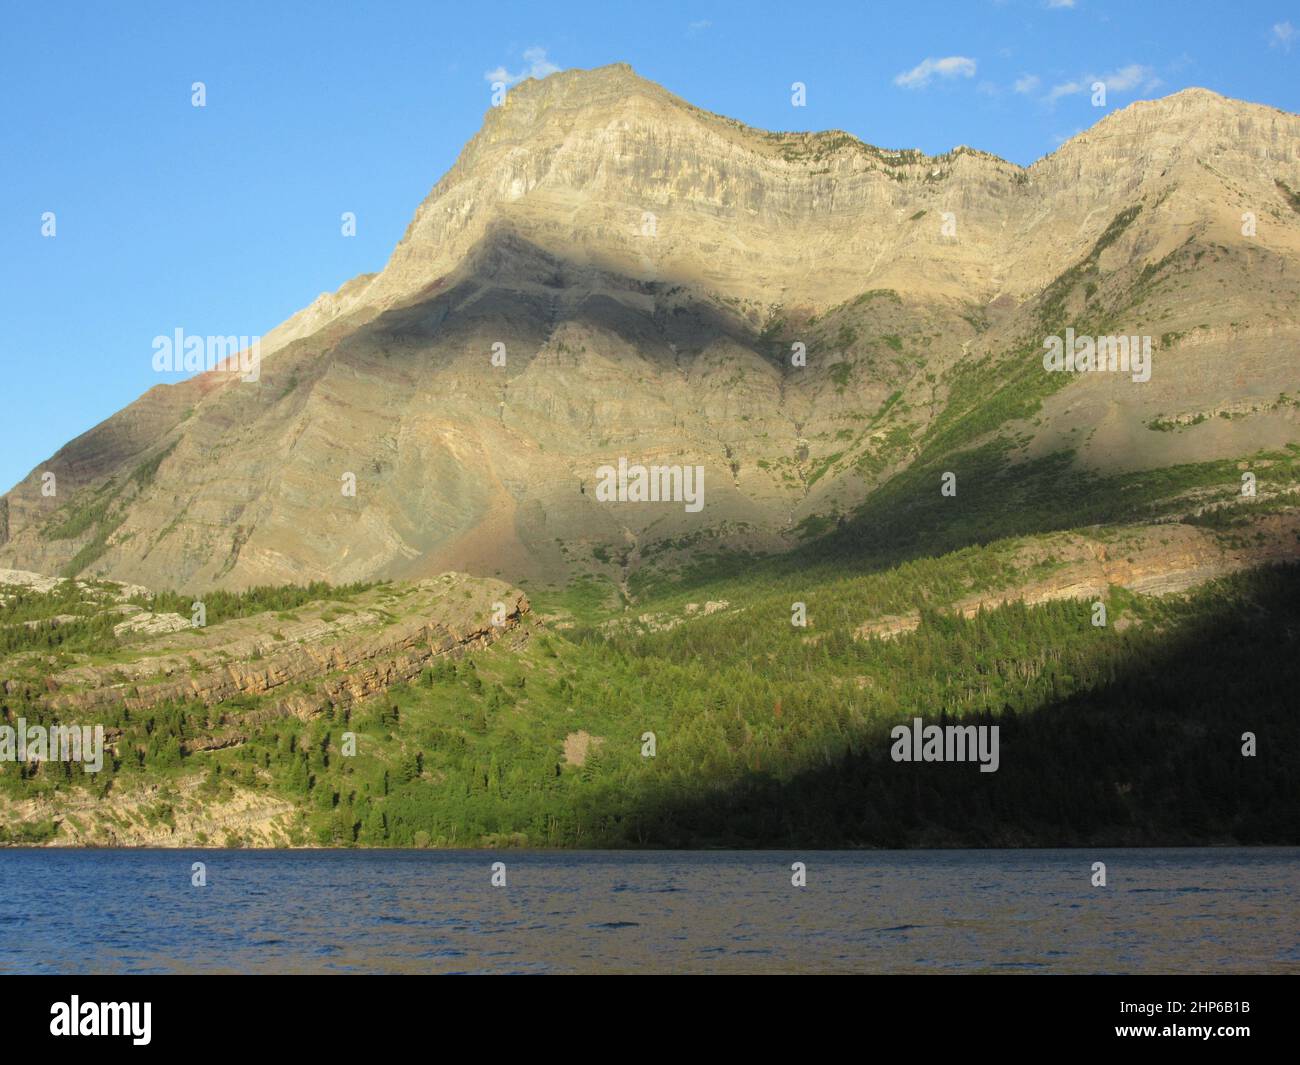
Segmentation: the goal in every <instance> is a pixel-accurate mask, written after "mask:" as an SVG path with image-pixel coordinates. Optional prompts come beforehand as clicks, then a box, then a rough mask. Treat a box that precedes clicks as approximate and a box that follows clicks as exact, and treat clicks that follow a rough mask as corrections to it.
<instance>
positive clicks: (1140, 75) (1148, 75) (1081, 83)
mask: <svg viewBox="0 0 1300 1065" xmlns="http://www.w3.org/2000/svg"><path fill="white" fill-rule="evenodd" d="M1097 81H1100V82H1101V83H1102V84H1103V85H1105V86H1106V91H1107V92H1108V93H1110V92H1128V91H1129V90H1131V89H1154V88H1156V86H1158V85H1159V84H1160V79H1159V78H1158V77H1156V73H1155V71H1154V70H1152V69H1151V68H1150V67H1148V66H1143V65H1142V64H1141V63H1130V64H1129V65H1128V66H1126V67H1121V68H1120V69H1119V70H1112V71H1111V72H1110V73H1109V74H1085V75H1084V76H1083V77H1081V78H1077V79H1075V80H1074V81H1063V82H1061V83H1060V84H1059V85H1053V86H1052V88H1051V90H1050V91H1049V92H1048V94H1047V96H1045V97H1044V99H1045V100H1046V101H1047V102H1048V103H1049V104H1054V103H1056V101H1057V100H1059V99H1060V98H1061V97H1062V96H1073V95H1074V94H1075V93H1080V92H1091V91H1092V86H1093V83H1094V82H1097Z"/></svg>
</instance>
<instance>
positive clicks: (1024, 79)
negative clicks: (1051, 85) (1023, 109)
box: [1015, 74, 1042, 93]
mask: <svg viewBox="0 0 1300 1065" xmlns="http://www.w3.org/2000/svg"><path fill="white" fill-rule="evenodd" d="M1041 84H1042V81H1041V79H1040V78H1039V77H1038V75H1037V74H1022V75H1021V76H1020V77H1018V78H1016V86H1015V88H1016V92H1020V93H1025V92H1033V91H1034V90H1035V89H1037V88H1038V86H1039V85H1041Z"/></svg>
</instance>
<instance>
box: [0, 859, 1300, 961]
mask: <svg viewBox="0 0 1300 1065" xmlns="http://www.w3.org/2000/svg"><path fill="white" fill-rule="evenodd" d="M196 861H199V862H203V863H204V864H205V866H206V876H207V884H206V886H203V887H195V886H192V884H191V865H192V863H194V862H196ZM796 861H800V862H803V863H804V864H805V866H806V869H807V874H806V875H807V886H805V887H794V886H792V884H791V877H792V875H793V874H792V872H791V868H790V867H791V863H793V862H796ZM1097 861H1100V862H1104V863H1105V864H1106V873H1107V885H1106V886H1105V887H1093V886H1091V877H1092V864H1093V863H1094V862H1097ZM494 862H504V863H505V878H506V886H504V887H494V886H493V885H492V883H491V879H492V875H493V872H492V864H493V863H494ZM0 972H5V973H44V972H59V973H81V972H95V973H190V972H376V973H458V972H459V973H593V972H596V973H605V972H609V973H617V972H638V973H647V972H666V973H676V972H697V973H706V972H735V973H766V972H874V973H938V972H1044V973H1080V972H1083V973H1092V972H1116V973H1171V972H1176V973H1189V972H1190V973H1236V972H1243V973H1258V972H1271V973H1277V972H1300V848H1259V849H1253V848H1224V849H1168V850H1164V849H1161V850H1112V849H1102V848H1098V849H1090V850H1002V851H993V850H979V851H851V852H846V851H832V852H825V851H822V852H818V851H808V852H800V853H795V852H784V851H780V852H778V851H744V852H739V851H702V852H700V851H691V852H686V851H656V852H634V853H629V852H623V851H617V852H608V851H606V852H571V851H564V852H536V851H360V850H352V851H231V850H192V851H190V850H166V851H162V850H147V851H108V850H57V849H8V850H0Z"/></svg>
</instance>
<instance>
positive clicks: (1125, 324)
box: [0, 64, 1300, 593]
mask: <svg viewBox="0 0 1300 1065" xmlns="http://www.w3.org/2000/svg"><path fill="white" fill-rule="evenodd" d="M1296 190H1300V117H1297V116H1295V115H1292V114H1287V113H1284V112H1281V111H1277V110H1274V109H1271V108H1267V107H1262V106H1257V105H1253V104H1248V103H1242V102H1238V101H1233V100H1228V99H1224V98H1223V97H1220V96H1217V95H1215V94H1214V93H1211V92H1208V91H1205V90H1201V89H1189V90H1186V91H1183V92H1179V93H1176V94H1174V95H1172V96H1169V97H1167V98H1165V99H1163V100H1157V101H1153V102H1141V103H1135V104H1133V105H1131V106H1129V107H1127V108H1125V109H1123V110H1120V111H1117V112H1114V113H1111V114H1107V115H1106V116H1105V117H1104V118H1102V119H1101V120H1100V121H1099V122H1098V123H1097V124H1096V126H1094V127H1093V128H1092V129H1090V130H1088V131H1087V132H1085V133H1083V134H1081V135H1079V136H1077V137H1075V138H1073V139H1072V140H1070V141H1069V142H1067V143H1065V144H1064V145H1062V146H1061V147H1060V148H1059V149H1058V150H1057V151H1055V152H1053V153H1052V154H1051V155H1050V156H1048V157H1046V158H1044V159H1041V160H1039V161H1038V162H1036V163H1035V164H1033V165H1032V166H1030V167H1029V168H1027V169H1022V168H1021V167H1018V166H1016V165H1014V164H1011V163H1008V162H1006V161H1004V160H1001V159H998V158H996V157H994V156H992V155H989V154H987V153H984V152H980V151H977V150H975V149H971V148H965V147H958V148H955V149H953V150H952V151H951V152H948V153H946V154H944V155H940V156H926V155H924V154H922V153H920V152H918V151H915V150H910V149H908V150H885V149H880V148H875V147H872V146H870V145H867V144H864V143H862V142H861V141H859V140H857V139H856V138H854V137H852V136H850V135H849V134H846V133H843V132H839V131H831V132H824V133H771V132H766V131H763V130H757V129H753V128H751V127H748V126H745V125H743V124H741V123H739V122H736V121H734V120H731V119H727V118H724V117H721V116H718V115H714V114H710V113H708V112H705V111H702V110H700V109H698V108H695V107H693V106H691V105H690V104H688V103H686V102H684V101H682V100H680V99H678V98H677V97H675V96H673V95H672V94H670V93H669V92H667V91H666V90H664V89H662V88H660V87H659V86H657V85H655V84H653V83H651V82H649V81H646V80H644V79H642V78H640V77H638V76H636V75H635V74H634V73H633V72H632V70H631V69H630V68H629V67H627V66H625V65H621V64H620V65H615V66H609V67H604V68H600V69H597V70H592V71H569V72H564V73H559V74H554V75H552V76H550V77H548V78H546V79H544V80H541V81H535V80H530V81H527V82H525V83H523V84H522V85H520V86H518V87H517V88H515V89H513V90H512V91H511V92H510V93H509V95H508V97H507V99H506V101H505V103H504V104H503V105H502V106H500V107H497V108H493V109H491V110H489V112H488V114H487V117H486V120H485V122H484V125H483V128H482V129H481V130H480V132H479V133H478V134H477V135H476V136H475V137H474V138H473V139H472V140H471V141H470V142H469V144H468V145H466V147H465V149H464V150H463V152H462V153H461V156H460V158H459V159H458V160H457V162H456V164H455V165H454V166H453V167H452V169H451V170H450V171H449V172H448V173H447V174H446V175H445V176H444V177H443V178H442V180H441V181H439V182H438V184H437V185H436V186H435V187H434V188H433V190H432V192H431V193H430V194H429V196H428V198H427V199H426V200H425V201H424V202H423V203H422V204H420V206H419V207H418V208H417V210H416V212H415V217H414V218H413V220H412V221H411V224H410V225H409V226H408V228H407V231H406V233H405V235H404V236H403V238H402V240H401V242H400V243H399V244H398V246H397V247H396V249H395V250H394V252H393V254H392V257H391V259H390V260H389V262H388V264H387V266H386V267H385V268H384V269H383V270H382V271H381V272H379V273H378V274H373V275H365V276H362V277H358V278H355V279H353V280H352V281H350V282H348V283H347V284H345V285H344V286H343V287H342V288H340V289H339V290H338V291H337V292H335V293H333V294H326V295H322V296H321V297H320V298H318V299H317V300H316V301H315V302H314V303H313V304H312V305H311V306H310V307H308V308H306V309H304V310H303V311H301V312H299V313H298V314H296V315H294V316H293V317H292V318H290V319H289V320H288V321H287V322H285V323H284V324H283V325H281V326H280V327H279V328H277V329H276V330H274V331H273V332H272V333H271V334H269V335H268V336H267V337H265V338H264V339H263V341H262V347H261V355H262V365H261V373H260V377H259V379H258V380H257V381H256V382H255V383H252V382H246V381H242V380H240V378H239V377H238V376H237V375H235V374H230V373H225V372H221V371H215V372H209V373H204V374H200V375H198V376H196V377H194V378H192V379H190V380H187V381H184V382H182V383H179V384H171V385H158V386H156V387H155V388H153V389H151V390H150V391H149V392H147V393H145V395H143V396H141V397H140V399H138V400H137V401H136V402H134V403H132V404H131V405H130V406H128V407H126V408H125V409H123V410H122V411H120V412H119V413H118V414H116V415H114V416H113V417H111V418H109V419H108V420H107V421H105V422H103V423H102V424H100V425H98V426H96V427H95V428H93V429H91V430H90V431H89V432H87V433H85V434H83V435H82V436H80V437H78V438H77V439H75V440H73V441H72V442H70V443H69V444H67V445H66V446H65V447H63V448H62V449H60V450H59V451H58V452H57V453H56V454H55V455H54V456H52V457H51V458H50V459H49V460H48V461H47V462H45V463H43V464H41V465H40V466H39V467H37V469H35V470H33V471H32V472H31V474H30V475H29V476H28V477H27V478H25V479H24V480H23V481H22V482H21V483H20V484H19V485H17V486H16V487H15V488H14V489H13V490H12V491H10V492H9V493H8V494H7V495H6V496H5V497H4V499H3V501H2V502H0V566H9V567H12V568H14V569H20V570H35V571H39V572H43V573H58V572H61V573H65V574H80V575H83V576H85V577H104V578H110V579H114V580H118V581H126V582H134V583H139V584H143V585H147V586H149V587H154V588H168V587H174V588H179V589H185V590H189V591H200V590H204V589H210V588H247V587H251V586H254V585H265V584H278V583H286V582H306V581H311V580H330V581H335V582H346V581H358V580H371V579H377V578H396V579H403V580H418V579H422V578H426V577H432V576H435V575H437V574H439V573H442V572H443V571H446V570H449V569H458V570H465V571H468V572H471V573H476V574H481V575H485V576H499V577H502V578H503V579H506V580H509V581H520V580H524V581H531V582H535V583H537V584H538V585H542V586H552V587H556V588H558V587H561V586H563V585H564V584H565V583H566V582H568V581H570V580H572V579H574V578H575V577H579V576H584V575H591V576H595V577H597V578H598V579H600V580H602V581H604V582H607V584H608V585H609V586H611V587H613V586H618V587H621V588H623V589H624V592H625V593H627V591H628V589H630V588H632V587H634V586H635V584H636V582H637V581H644V580H647V579H650V578H651V577H652V576H655V575H671V574H673V573H676V572H679V571H680V570H681V569H682V567H686V566H691V565H694V564H696V563H698V561H699V559H700V558H701V557H703V556H712V555H736V554H740V553H774V552H782V551H787V550H789V549H792V548H796V547H798V546H799V545H802V544H806V543H807V542H808V541H809V540H810V539H813V538H816V537H818V536H821V535H824V534H826V533H827V532H830V533H831V535H832V537H833V538H838V541H840V542H841V546H843V542H844V541H845V538H846V537H849V536H852V535H853V533H854V530H855V529H857V530H858V531H859V533H860V535H859V536H858V541H859V542H858V547H859V548H861V549H862V550H870V551H885V552H895V553H897V552H902V553H903V554H909V553H915V552H916V551H918V550H923V549H926V544H929V546H930V547H933V548H946V549H951V548H954V547H959V546H961V544H962V543H965V542H981V541H984V540H988V539H990V538H994V537H996V536H998V535H1005V534H1018V533H1023V532H1036V531H1040V530H1041V529H1049V528H1066V527H1070V526H1072V525H1075V524H1079V523H1081V521H1082V523H1085V524H1086V523H1087V521H1088V520H1090V516H1093V517H1098V518H1099V519H1100V520H1110V519H1112V518H1115V517H1120V516H1122V517H1124V518H1126V519H1128V520H1147V519H1152V520H1155V519H1166V518H1169V517H1171V516H1174V517H1177V516H1180V515H1185V514H1188V513H1199V512H1200V511H1202V510H1203V509H1204V508H1205V507H1206V505H1207V500H1208V504H1209V505H1215V504H1217V503H1218V502H1223V501H1228V502H1231V501H1232V498H1233V495H1234V493H1235V491H1236V488H1237V486H1236V485H1235V484H1234V483H1233V481H1232V479H1229V481H1228V482H1227V483H1226V485H1225V487H1224V489H1223V491H1222V492H1218V493H1217V494H1215V493H1210V494H1209V496H1208V497H1207V494H1206V492H1205V491H1204V486H1201V487H1199V488H1198V489H1197V491H1196V492H1193V493H1191V494H1190V495H1189V494H1188V493H1186V492H1179V493H1175V494H1174V495H1173V496H1172V497H1170V498H1167V499H1164V500H1163V502H1161V503H1160V505H1159V506H1156V505H1155V504H1156V496H1159V493H1158V492H1157V493H1156V494H1155V496H1152V497H1150V498H1147V499H1146V500H1145V501H1138V502H1135V501H1134V493H1133V491H1132V490H1131V487H1130V488H1123V485H1129V486H1131V484H1132V483H1135V482H1134V478H1137V480H1138V481H1140V480H1141V478H1142V475H1143V474H1146V473H1150V472H1151V471H1159V470H1169V469H1173V468H1190V467H1191V466H1194V465H1198V464H1200V465H1203V464H1206V463H1215V462H1226V463H1234V464H1235V463H1250V462H1252V461H1262V462H1264V463H1265V464H1268V463H1270V462H1272V460H1270V459H1268V458H1263V459H1259V456H1261V455H1267V454H1271V453H1272V452H1274V451H1277V450H1278V449H1284V448H1285V446H1286V445H1287V444H1288V443H1290V442H1292V441H1293V440H1295V439H1300V432H1297V425H1296V404H1297V402H1300V389H1298V388H1297V384H1300V382H1298V381H1297V375H1296V372H1295V351H1296V344H1297V340H1298V339H1300V312H1298V311H1297V308H1300V298H1298V297H1300V195H1298V194H1297V191H1296ZM1246 212H1250V213H1251V214H1253V216H1254V218H1255V220H1256V221H1255V227H1254V232H1253V235H1249V236H1247V235H1243V218H1242V216H1243V214H1244V213H1246ZM954 225H955V230H954V228H953V226H954ZM1067 327H1072V328H1074V329H1075V331H1076V333H1078V334H1080V335H1082V334H1085V333H1088V334H1095V335H1103V334H1112V333H1114V334H1118V335H1123V336H1130V335H1131V336H1149V337H1151V338H1152V342H1153V348H1154V351H1153V357H1152V366H1151V374H1150V380H1149V381H1145V382H1136V381H1133V380H1132V379H1131V375H1126V374H1119V373H1092V374H1085V373H1079V374H1070V373H1057V374H1051V373H1047V372H1046V371H1045V370H1044V369H1043V365H1042V355H1043V351H1044V347H1043V344H1044V338H1045V337H1048V336H1052V335H1062V336H1063V335H1064V330H1065V329H1066V328H1067ZM494 345H504V353H505V364H504V366H502V365H494V362H493V358H492V356H493V352H494V350H495V351H497V352H498V353H500V352H501V350H502V349H500V348H495V349H494ZM795 345H803V347H804V350H806V365H803V366H796V365H792V358H791V353H792V351H794V350H796V349H795ZM499 361H500V360H499V359H498V362H499ZM620 458H625V459H626V460H627V461H628V462H629V463H631V464H636V463H642V464H646V465H650V464H664V465H677V464H680V465H690V466H694V465H698V466H700V467H702V468H703V471H704V484H705V505H704V506H703V507H702V508H701V509H699V510H698V511H696V512H691V511H689V510H688V509H687V508H685V507H683V506H681V505H680V504H674V505H663V504H659V503H625V504H622V505H611V504H609V503H605V502H601V501H599V500H598V499H597V492H596V485H597V481H598V474H597V471H598V469H599V468H600V467H602V466H604V465H606V464H617V462H618V460H619V459H620ZM1274 465H1275V463H1274ZM1264 468H1266V467H1260V469H1264ZM47 472H53V473H54V474H55V475H56V477H57V485H58V492H57V495H56V496H55V497H52V498H47V497H46V496H44V495H42V492H41V484H42V474H44V473H47ZM944 472H954V473H956V474H957V484H958V486H959V487H958V493H957V495H956V497H955V500H954V499H948V500H947V501H946V502H947V503H951V504H953V505H952V506H949V507H947V509H943V507H941V506H940V503H941V502H942V501H943V497H941V496H940V495H939V491H938V489H939V478H940V476H941V474H942V473H944ZM349 473H350V474H352V475H354V477H355V482H356V493H355V496H347V495H344V494H343V493H342V491H341V487H340V485H341V479H342V478H343V477H344V475H345V474H349ZM1117 478H1118V479H1119V480H1118V481H1117V480H1116V479H1117ZM1121 482H1122V484H1121ZM1066 484H1069V485H1071V486H1073V487H1072V488H1071V489H1070V490H1069V491H1068V492H1067V493H1066V495H1067V496H1068V498H1063V499H1059V500H1057V501H1056V503H1055V504H1054V505H1049V506H1048V507H1047V509H1046V510H1044V509H1043V506H1042V505H1040V504H1042V503H1043V501H1044V500H1047V499H1050V498H1051V496H1052V493H1053V492H1054V491H1056V490H1057V488H1054V487H1053V486H1058V487H1060V486H1063V485H1066ZM1081 485H1082V486H1085V487H1082V488H1081V487H1079V486H1081ZM1117 486H1118V487H1117ZM1288 487H1289V485H1273V486H1272V487H1270V488H1268V489H1267V490H1265V489H1261V492H1260V495H1261V497H1269V498H1272V497H1274V496H1276V495H1277V494H1278V493H1282V492H1284V491H1285V490H1286V489H1287V488H1288ZM1125 493H1127V495H1126V494H1125ZM1139 494H1140V493H1139ZM1120 496H1124V498H1125V499H1126V500H1127V502H1126V504H1125V509H1124V511H1123V513H1122V515H1121V514H1114V513H1110V512H1109V510H1107V508H1106V507H1102V508H1101V510H1098V509H1097V507H1098V506H1099V505H1100V503H1099V501H1104V500H1109V501H1110V502H1111V503H1113V502H1114V501H1115V500H1116V499H1118V498H1119V497H1120ZM931 497H933V498H931ZM873 501H874V502H873ZM968 501H969V502H968ZM886 504H887V513H882V508H884V507H886ZM873 508H874V509H873ZM961 508H964V509H961ZM981 508H982V509H981ZM959 509H960V516H958V514H959ZM1016 514H1019V515H1021V519H1023V520H1021V519H1017V518H1016V517H1015V515H1016ZM954 523H956V524H955V525H954ZM891 524H892V525H894V526H897V530H896V531H897V535H895V534H894V533H893V532H890V533H888V535H887V534H886V532H884V531H882V529H884V527H885V526H889V525H891ZM936 537H937V539H936ZM918 538H919V539H918ZM922 541H924V542H922ZM827 550H832V548H830V547H828V548H827ZM629 582H631V583H629Z"/></svg>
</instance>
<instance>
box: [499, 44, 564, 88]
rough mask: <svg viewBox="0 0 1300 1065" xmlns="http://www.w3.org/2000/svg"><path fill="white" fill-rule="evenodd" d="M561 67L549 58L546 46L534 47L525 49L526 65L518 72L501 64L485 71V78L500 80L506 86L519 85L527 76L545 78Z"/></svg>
mask: <svg viewBox="0 0 1300 1065" xmlns="http://www.w3.org/2000/svg"><path fill="white" fill-rule="evenodd" d="M559 69H560V68H559V67H557V66H556V65H555V64H554V63H552V62H551V61H550V59H548V58H547V56H546V49H545V48H539V47H533V48H525V49H524V67H523V69H522V70H520V71H519V72H518V73H516V74H512V73H510V71H508V70H507V69H506V68H505V67H504V66H500V67H497V68H496V69H495V70H489V71H487V72H486V73H484V75H483V78H484V80H486V81H491V82H498V81H499V82H501V83H503V84H504V85H506V86H510V85H518V84H519V82H521V81H523V80H524V79H525V78H544V77H546V76H547V75H548V74H554V73H556V72H557V71H558V70H559Z"/></svg>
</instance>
